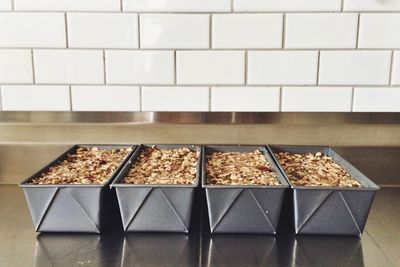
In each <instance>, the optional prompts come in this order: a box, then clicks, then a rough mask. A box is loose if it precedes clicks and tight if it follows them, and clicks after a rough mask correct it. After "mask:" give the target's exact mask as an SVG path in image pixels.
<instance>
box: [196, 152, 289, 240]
mask: <svg viewBox="0 0 400 267" xmlns="http://www.w3.org/2000/svg"><path fill="white" fill-rule="evenodd" d="M256 149H258V150H260V151H262V152H263V153H264V155H265V157H266V159H267V161H268V163H269V164H270V166H271V167H272V169H273V170H274V171H275V172H276V174H277V176H278V180H279V181H280V183H281V185H274V186H264V185H208V184H206V178H207V171H206V170H207V168H206V162H207V155H208V154H209V153H212V152H251V151H254V150H256ZM202 187H203V188H205V191H206V198H207V207H208V215H209V221H210V230H211V232H212V233H264V234H276V232H277V230H276V229H277V227H278V222H279V217H280V213H281V207H282V201H283V196H284V193H285V190H286V189H287V188H289V185H288V183H287V181H286V179H285V178H284V177H283V175H282V174H281V173H280V171H279V169H278V167H277V166H276V164H275V162H274V160H273V159H272V157H271V155H270V154H269V152H268V151H267V149H266V148H265V147H263V146H240V145H237V146H236V145H230V146H204V147H203V161H202Z"/></svg>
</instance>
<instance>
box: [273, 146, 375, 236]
mask: <svg viewBox="0 0 400 267" xmlns="http://www.w3.org/2000/svg"><path fill="white" fill-rule="evenodd" d="M268 149H269V150H270V152H271V154H272V156H273V157H274V160H275V161H276V163H277V165H278V166H279V168H280V170H281V172H282V173H283V175H284V176H285V177H286V179H287V180H288V182H289V184H290V185H291V188H292V189H293V211H294V225H295V232H296V234H326V235H354V236H361V234H362V232H363V229H364V226H365V223H366V221H367V217H368V213H369V210H370V208H371V205H372V201H373V198H374V196H375V193H376V191H377V190H379V186H377V185H376V184H374V183H373V182H372V181H371V180H369V179H368V178H367V177H366V176H365V175H364V174H362V173H361V172H360V171H359V170H357V169H356V168H355V167H354V166H353V165H351V164H350V163H349V162H348V161H346V160H345V159H343V158H342V157H341V156H340V155H339V154H337V153H336V152H335V151H334V150H333V149H332V148H330V147H327V146H286V145H285V146H281V145H270V146H268ZM278 152H288V153H297V154H304V153H317V152H321V153H323V154H324V155H327V156H329V157H332V158H333V160H334V161H335V162H336V163H337V164H339V165H340V166H341V167H342V168H343V169H344V170H345V171H347V172H348V173H349V174H350V175H351V176H352V177H353V178H354V179H356V180H357V181H359V182H360V184H361V186H362V187H357V188H353V187H352V188H347V187H318V186H294V185H293V184H291V183H290V181H289V178H288V177H287V175H286V173H285V171H284V170H283V168H282V166H281V165H280V164H279V161H278V159H277V157H276V156H275V153H278Z"/></svg>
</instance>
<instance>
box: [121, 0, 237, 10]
mask: <svg viewBox="0 0 400 267" xmlns="http://www.w3.org/2000/svg"><path fill="white" fill-rule="evenodd" d="M122 1H123V4H122V6H123V9H124V11H144V12H158V11H164V12H223V11H230V10H231V0H190V1H188V0H122Z"/></svg>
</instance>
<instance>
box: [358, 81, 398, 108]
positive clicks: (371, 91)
mask: <svg viewBox="0 0 400 267" xmlns="http://www.w3.org/2000/svg"><path fill="white" fill-rule="evenodd" d="M353 111H361V112H400V87H397V88H395V87H392V88H389V87H384V88H379V87H377V88H371V87H368V88H354V103H353Z"/></svg>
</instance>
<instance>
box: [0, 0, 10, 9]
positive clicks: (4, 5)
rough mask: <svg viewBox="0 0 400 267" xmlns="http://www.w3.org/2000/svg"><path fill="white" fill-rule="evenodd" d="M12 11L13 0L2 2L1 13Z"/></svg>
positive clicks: (0, 3)
mask: <svg viewBox="0 0 400 267" xmlns="http://www.w3.org/2000/svg"><path fill="white" fill-rule="evenodd" d="M9 10H11V0H0V11H9Z"/></svg>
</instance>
